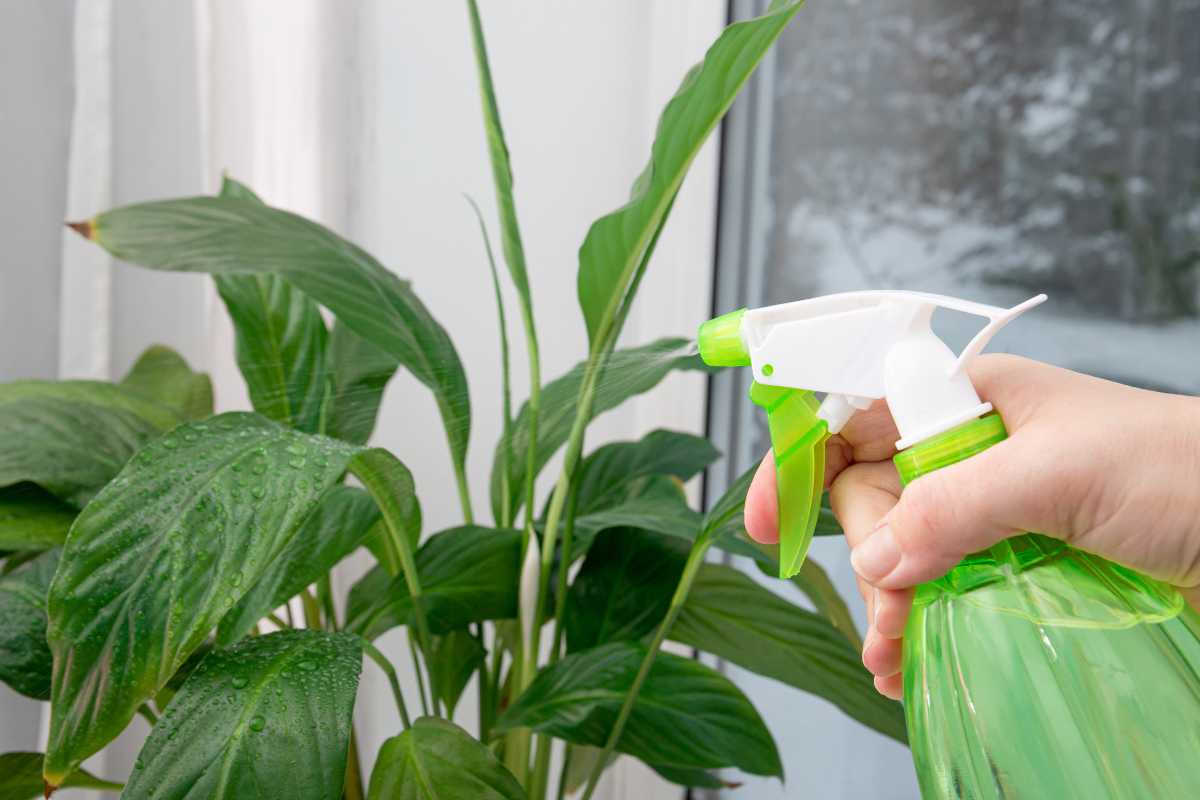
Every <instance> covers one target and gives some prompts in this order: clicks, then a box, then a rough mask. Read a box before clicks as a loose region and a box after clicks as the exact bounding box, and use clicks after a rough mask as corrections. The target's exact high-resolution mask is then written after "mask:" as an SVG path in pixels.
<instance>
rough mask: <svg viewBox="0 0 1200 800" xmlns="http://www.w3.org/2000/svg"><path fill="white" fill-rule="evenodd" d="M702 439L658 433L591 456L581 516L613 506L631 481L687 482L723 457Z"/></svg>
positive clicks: (584, 470) (582, 483)
mask: <svg viewBox="0 0 1200 800" xmlns="http://www.w3.org/2000/svg"><path fill="white" fill-rule="evenodd" d="M720 455H721V454H720V452H719V451H718V450H717V449H716V448H715V447H713V446H712V445H711V444H710V443H709V441H708V440H707V439H705V438H703V437H701V436H693V435H691V434H689V433H680V432H678V431H668V430H657V431H653V432H651V433H649V434H647V435H646V436H644V437H642V438H641V439H639V440H638V441H636V442H613V443H612V444H606V445H604V446H603V447H601V448H599V449H598V450H596V451H595V452H594V453H592V454H591V455H589V456H588V457H587V459H586V460H585V461H584V462H583V465H582V466H581V467H580V477H579V489H578V492H579V499H578V501H577V503H578V511H579V514H581V515H583V514H587V513H588V512H589V511H594V510H597V509H600V508H603V507H604V506H606V505H611V504H613V502H614V501H616V500H619V499H620V498H621V495H622V491H621V490H622V489H623V488H624V487H626V486H628V485H629V482H630V481H633V480H635V479H637V478H641V477H643V476H646V475H672V476H674V477H676V478H678V479H679V480H680V481H687V480H688V479H690V478H692V477H693V476H695V475H696V474H698V473H699V472H701V471H702V470H703V469H704V468H705V467H707V466H708V465H709V464H711V463H712V462H713V461H716V460H717V458H719V457H720Z"/></svg>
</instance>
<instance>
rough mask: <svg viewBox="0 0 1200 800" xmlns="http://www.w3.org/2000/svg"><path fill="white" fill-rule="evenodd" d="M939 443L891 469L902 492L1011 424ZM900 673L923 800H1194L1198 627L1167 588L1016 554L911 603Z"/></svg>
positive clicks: (1198, 768) (1031, 546)
mask: <svg viewBox="0 0 1200 800" xmlns="http://www.w3.org/2000/svg"><path fill="white" fill-rule="evenodd" d="M943 436H944V437H947V438H946V439H945V440H943V441H941V442H938V441H937V440H934V441H933V442H931V443H928V444H930V445H933V447H932V449H931V451H930V452H926V453H924V454H922V453H915V454H914V453H913V452H912V451H916V450H919V449H920V448H922V447H925V443H923V444H922V445H918V446H917V447H915V448H912V449H911V450H910V451H905V453H903V454H901V455H900V456H898V457H897V465H898V466H899V467H900V470H901V474H902V476H903V477H904V479H905V480H906V481H909V480H912V479H914V478H915V477H917V476H918V475H920V474H924V473H925V472H928V471H931V470H932V469H936V468H938V467H940V466H945V465H946V464H948V463H953V462H954V461H957V460H961V458H964V457H966V456H967V455H970V454H973V453H975V452H979V451H980V450H982V449H984V448H985V447H987V446H990V445H991V444H994V443H995V442H996V441H999V440H1000V439H1003V438H1004V432H1003V424H1002V423H1000V421H999V418H998V417H994V416H993V417H984V418H983V419H981V420H976V421H974V422H971V423H967V425H965V426H961V428H959V429H955V430H954V431H950V432H948V433H947V434H943ZM939 438H941V437H939ZM939 448H940V450H939ZM963 453H965V454H963ZM903 668H904V702H905V715H906V718H907V722H908V730H909V741H910V745H911V747H912V752H913V760H914V763H915V764H916V769H917V776H918V780H919V782H920V786H921V792H922V795H923V797H924V798H925V799H926V800H934V798H969V799H970V800H1000V799H1001V798H1004V799H1005V800H1018V799H1020V800H1024V799H1025V798H1055V800H1059V799H1060V798H1061V799H1062V800H1074V798H1079V799H1080V800H1084V798H1086V799H1087V800H1095V799H1099V798H1105V799H1106V800H1108V799H1112V800H1125V799H1126V798H1128V799H1129V800H1142V799H1143V798H1164V799H1169V798H1200V615H1197V614H1196V613H1195V612H1194V611H1193V610H1191V609H1189V608H1187V607H1186V605H1185V603H1184V601H1183V598H1182V597H1181V596H1180V594H1179V593H1178V591H1176V590H1175V589H1174V588H1172V587H1170V586H1167V585H1165V584H1162V583H1160V582H1157V581H1153V580H1151V579H1149V578H1146V577H1145V576H1142V575H1140V574H1138V573H1136V572H1134V571H1132V570H1129V569H1126V568H1125V567H1122V566H1119V565H1117V564H1113V563H1111V562H1109V561H1105V560H1104V559H1101V558H1097V557H1095V556H1092V555H1090V554H1087V553H1083V552H1080V551H1078V550H1074V549H1072V548H1070V547H1067V546H1066V545H1064V544H1063V543H1062V542H1059V541H1057V540H1054V539H1050V538H1048V537H1044V536H1038V535H1035V534H1026V535H1024V536H1020V537H1016V538H1013V539H1009V540H1006V541H1004V542H1001V543H1000V544H998V545H997V546H995V547H993V548H991V549H990V550H988V551H986V552H983V553H977V554H974V555H972V556H970V557H969V558H967V559H966V560H964V561H963V562H962V563H961V564H960V565H958V566H957V567H955V568H954V569H953V570H951V572H950V573H948V574H947V575H946V576H944V577H943V578H941V579H939V580H937V581H934V582H932V583H928V584H925V585H923V586H921V587H919V588H918V591H917V595H916V599H915V602H914V607H913V612H912V614H911V616H910V617H909V621H908V626H907V628H906V629H905V634H904V663H903Z"/></svg>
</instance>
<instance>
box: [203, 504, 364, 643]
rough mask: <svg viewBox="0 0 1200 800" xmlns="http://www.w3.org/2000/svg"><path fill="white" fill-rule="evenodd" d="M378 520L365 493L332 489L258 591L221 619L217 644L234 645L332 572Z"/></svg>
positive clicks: (280, 557) (275, 563)
mask: <svg viewBox="0 0 1200 800" xmlns="http://www.w3.org/2000/svg"><path fill="white" fill-rule="evenodd" d="M378 520H379V509H378V508H376V506H375V501H373V500H372V499H371V496H370V495H368V494H367V493H366V492H364V491H363V490H362V489H352V488H350V487H348V486H334V487H332V488H331V489H330V490H329V491H328V492H326V494H325V496H324V497H323V498H321V504H320V505H319V506H317V510H316V511H314V512H313V513H312V515H311V516H309V518H308V519H307V520H306V521H305V523H304V526H303V527H302V528H301V529H300V531H299V532H298V533H297V534H296V535H295V536H294V537H293V538H292V540H291V541H290V542H288V545H287V547H286V548H285V549H284V551H283V553H282V554H281V555H280V556H279V557H278V558H276V559H275V561H274V562H273V563H272V564H271V565H270V566H269V567H268V568H267V571H266V573H264V574H263V576H262V577H261V578H259V579H258V582H257V583H256V584H254V588H253V589H251V590H250V591H249V593H247V594H246V596H245V597H243V598H242V599H241V600H240V601H239V602H238V604H237V605H236V606H234V607H233V610H232V611H230V612H229V613H228V614H226V615H225V618H224V619H222V620H221V624H220V625H219V626H218V627H217V646H218V647H226V646H228V645H231V644H233V643H234V642H236V641H237V640H238V639H240V638H242V637H243V636H245V635H246V634H247V633H248V632H249V631H250V629H251V628H253V627H254V624H255V623H256V622H258V621H259V620H260V619H262V618H263V617H264V616H266V615H267V613H269V612H270V611H272V610H273V609H276V608H279V607H280V606H281V605H283V604H284V603H286V602H287V601H288V600H289V599H290V598H292V597H294V596H295V595H296V594H298V593H299V592H300V591H302V590H303V589H304V588H305V587H307V586H308V585H310V584H312V583H315V582H316V580H317V579H318V578H320V577H321V576H322V575H324V574H325V573H326V572H328V571H329V570H331V569H333V567H334V566H335V565H336V564H337V563H338V562H339V561H341V560H342V559H343V558H345V557H346V556H348V555H349V554H350V553H352V552H353V551H354V550H355V549H356V548H357V547H358V546H359V545H361V544H362V543H363V541H364V540H365V539H366V537H367V533H368V532H369V531H370V529H371V527H372V526H373V525H374V524H375V523H376V522H377V521H378Z"/></svg>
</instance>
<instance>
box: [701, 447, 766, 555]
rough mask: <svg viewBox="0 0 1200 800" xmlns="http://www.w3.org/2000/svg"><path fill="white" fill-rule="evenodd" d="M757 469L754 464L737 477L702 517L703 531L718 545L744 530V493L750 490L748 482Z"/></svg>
mask: <svg viewBox="0 0 1200 800" xmlns="http://www.w3.org/2000/svg"><path fill="white" fill-rule="evenodd" d="M757 469H758V465H757V464H756V465H754V466H753V467H751V468H750V469H748V470H746V471H745V472H743V473H742V474H741V475H740V476H738V478H737V480H735V481H734V482H733V483H732V484H731V485H730V487H729V488H728V489H726V490H725V493H724V494H723V495H721V496H720V497H719V498H717V502H715V503H713V507H712V508H710V509H709V510H708V513H707V514H705V515H704V531H705V533H709V534H712V535H714V536H716V537H717V541H718V543H719V542H720V540H721V539H730V538H733V537H735V536H736V535H737V534H738V533H741V532H742V531H744V530H745V525H744V524H743V522H742V519H743V512H744V511H745V508H746V492H747V491H748V490H749V489H750V482H751V481H752V480H754V473H755V471H756V470H757Z"/></svg>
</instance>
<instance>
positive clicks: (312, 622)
mask: <svg viewBox="0 0 1200 800" xmlns="http://www.w3.org/2000/svg"><path fill="white" fill-rule="evenodd" d="M300 602H301V604H302V605H303V606H304V627H306V628H311V629H313V630H320V629H321V609H320V607H318V606H317V599H316V598H315V597H313V596H312V592H310V591H309V590H308V589H304V590H302V591H301V592H300Z"/></svg>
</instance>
